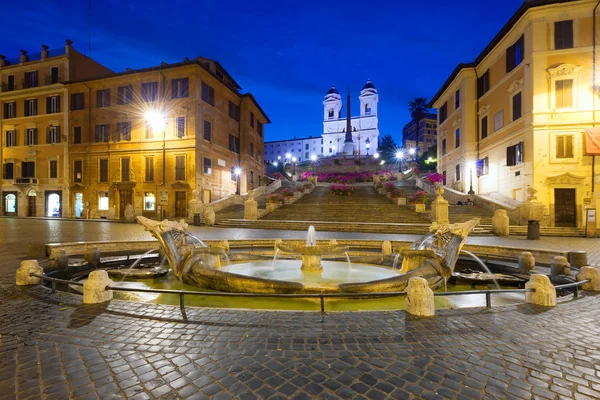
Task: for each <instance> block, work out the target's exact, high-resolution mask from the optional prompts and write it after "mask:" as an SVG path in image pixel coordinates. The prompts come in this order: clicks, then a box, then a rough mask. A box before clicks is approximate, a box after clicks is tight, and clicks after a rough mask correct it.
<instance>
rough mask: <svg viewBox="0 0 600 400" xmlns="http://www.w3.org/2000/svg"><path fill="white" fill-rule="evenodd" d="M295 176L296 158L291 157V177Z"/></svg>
mask: <svg viewBox="0 0 600 400" xmlns="http://www.w3.org/2000/svg"><path fill="white" fill-rule="evenodd" d="M294 175H296V157H292V176H294Z"/></svg>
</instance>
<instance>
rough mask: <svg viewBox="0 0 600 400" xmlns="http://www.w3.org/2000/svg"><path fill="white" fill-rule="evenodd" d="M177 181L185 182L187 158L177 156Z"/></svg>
mask: <svg viewBox="0 0 600 400" xmlns="http://www.w3.org/2000/svg"><path fill="white" fill-rule="evenodd" d="M175 180H176V181H185V156H175Z"/></svg>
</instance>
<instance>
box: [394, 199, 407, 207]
mask: <svg viewBox="0 0 600 400" xmlns="http://www.w3.org/2000/svg"><path fill="white" fill-rule="evenodd" d="M394 203H396V205H397V206H406V197H396V198H395V199H394Z"/></svg>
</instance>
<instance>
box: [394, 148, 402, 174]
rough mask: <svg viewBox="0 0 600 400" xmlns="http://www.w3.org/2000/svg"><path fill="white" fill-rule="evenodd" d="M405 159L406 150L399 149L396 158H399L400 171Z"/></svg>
mask: <svg viewBox="0 0 600 400" xmlns="http://www.w3.org/2000/svg"><path fill="white" fill-rule="evenodd" d="M403 159H404V152H403V151H402V150H399V151H397V152H396V160H398V172H400V171H402V160H403Z"/></svg>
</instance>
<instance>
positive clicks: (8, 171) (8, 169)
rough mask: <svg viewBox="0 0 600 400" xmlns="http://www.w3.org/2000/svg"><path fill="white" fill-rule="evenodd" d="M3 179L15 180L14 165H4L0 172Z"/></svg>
mask: <svg viewBox="0 0 600 400" xmlns="http://www.w3.org/2000/svg"><path fill="white" fill-rule="evenodd" d="M2 177H3V179H15V164H13V163H6V164H4V168H3V171H2Z"/></svg>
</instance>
